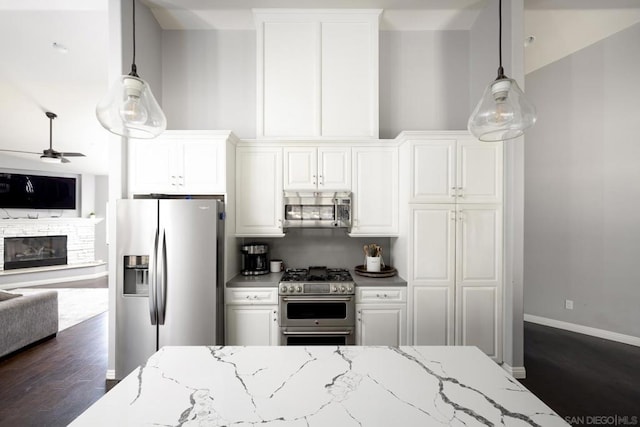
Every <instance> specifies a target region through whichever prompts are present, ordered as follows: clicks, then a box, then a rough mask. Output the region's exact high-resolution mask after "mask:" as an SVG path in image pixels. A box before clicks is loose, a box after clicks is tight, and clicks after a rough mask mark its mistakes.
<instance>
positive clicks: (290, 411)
mask: <svg viewBox="0 0 640 427" xmlns="http://www.w3.org/2000/svg"><path fill="white" fill-rule="evenodd" d="M71 425H72V426H76V427H77V426H92V427H93V426H116V425H117V426H151V425H154V426H158V425H162V426H196V425H197V426H223V425H224V426H229V425H234V426H251V425H261V426H332V427H334V426H335V427H348V426H385V427H386V426H403V427H406V426H432V425H444V426H448V425H451V426H473V425H506V426H556V425H558V426H559V425H567V424H566V423H565V422H564V421H563V420H562V419H561V418H560V417H559V416H558V415H557V414H555V413H554V412H553V411H552V410H551V409H549V407H547V406H546V405H545V404H544V403H542V401H540V400H539V399H538V398H537V397H535V396H534V395H533V394H532V393H530V392H529V391H528V390H527V389H526V388H524V387H523V386H522V385H520V383H518V381H516V380H515V379H513V378H512V377H511V376H509V374H507V373H506V372H504V371H503V370H502V369H501V368H500V367H499V366H498V365H496V364H495V363H494V362H492V361H491V360H490V359H489V358H488V357H487V356H486V355H484V354H483V353H482V352H481V351H480V350H478V349H477V348H475V347H400V348H392V347H357V346H353V347H351V346H348V347H335V346H334V347H329V346H327V347H311V346H310V347H164V348H162V349H161V350H160V351H158V352H157V353H155V354H154V355H152V356H151V357H150V358H149V360H148V361H147V363H146V364H145V365H143V366H142V367H140V368H138V369H136V370H135V371H134V372H132V373H131V374H130V375H129V376H127V377H126V378H125V379H124V380H123V381H121V382H120V383H119V384H118V385H117V386H116V387H114V388H113V389H112V390H111V391H109V392H108V393H107V394H106V395H105V396H103V397H102V398H101V399H100V400H98V401H97V402H96V403H95V404H94V405H93V406H91V407H90V408H89V409H87V411H85V412H84V413H83V414H82V415H80V416H79V417H78V418H77V419H76V420H75V421H74V422H73V423H72V424H71Z"/></svg>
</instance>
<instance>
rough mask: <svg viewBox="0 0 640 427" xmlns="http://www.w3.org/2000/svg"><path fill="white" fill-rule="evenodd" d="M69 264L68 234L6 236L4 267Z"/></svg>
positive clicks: (6, 268) (12, 268)
mask: <svg viewBox="0 0 640 427" xmlns="http://www.w3.org/2000/svg"><path fill="white" fill-rule="evenodd" d="M65 264H67V236H21V237H5V238H4V269H5V270H14V269H18V268H29V267H46V266H50V265H65Z"/></svg>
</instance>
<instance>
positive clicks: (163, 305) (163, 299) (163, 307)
mask: <svg viewBox="0 0 640 427" xmlns="http://www.w3.org/2000/svg"><path fill="white" fill-rule="evenodd" d="M160 243H161V246H160V248H161V249H160V253H159V256H160V268H159V271H160V277H161V278H162V280H160V283H159V286H158V306H157V312H158V325H164V320H165V315H166V313H167V235H166V233H165V230H162V240H161V241H160Z"/></svg>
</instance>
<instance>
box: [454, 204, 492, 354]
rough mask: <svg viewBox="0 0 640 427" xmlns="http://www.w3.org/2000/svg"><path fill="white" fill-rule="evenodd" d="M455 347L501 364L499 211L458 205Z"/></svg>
mask: <svg viewBox="0 0 640 427" xmlns="http://www.w3.org/2000/svg"><path fill="white" fill-rule="evenodd" d="M456 234H457V236H456V240H457V241H456V251H457V253H456V344H460V345H475V346H477V347H478V348H480V349H481V350H482V351H484V352H485V353H486V354H487V355H488V356H490V357H492V358H493V359H494V360H496V361H497V362H501V361H502V211H501V208H500V207H497V206H495V205H466V206H464V208H461V207H460V205H458V220H457V229H456Z"/></svg>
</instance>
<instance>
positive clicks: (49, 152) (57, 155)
mask: <svg viewBox="0 0 640 427" xmlns="http://www.w3.org/2000/svg"><path fill="white" fill-rule="evenodd" d="M45 114H46V115H47V117H48V118H49V148H47V149H45V150H42V154H41V155H40V160H42V161H43V162H46V163H70V160H69V159H67V157H84V154H82V153H70V152H64V153H62V152H60V151H56V150H54V149H53V119H55V118H56V117H58V116H57V114H55V113H52V112H50V111H47V112H46V113H45ZM0 151H6V152H9V153H27V154H40V153H37V152H34V151H21V150H5V149H3V148H0Z"/></svg>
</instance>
